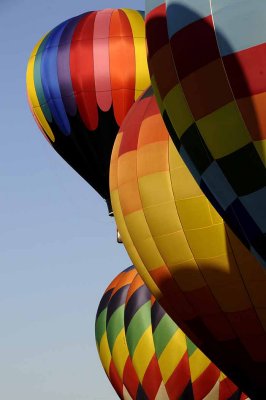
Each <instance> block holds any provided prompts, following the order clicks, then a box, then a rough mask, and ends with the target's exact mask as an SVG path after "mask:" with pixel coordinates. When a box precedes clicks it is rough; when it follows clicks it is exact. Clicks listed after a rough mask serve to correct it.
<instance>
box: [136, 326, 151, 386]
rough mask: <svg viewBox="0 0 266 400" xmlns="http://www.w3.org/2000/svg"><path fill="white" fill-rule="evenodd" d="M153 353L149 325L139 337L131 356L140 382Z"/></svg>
mask: <svg viewBox="0 0 266 400" xmlns="http://www.w3.org/2000/svg"><path fill="white" fill-rule="evenodd" d="M154 353H155V349H154V344H153V340H152V330H151V326H149V327H148V328H147V329H146V331H145V332H144V334H143V335H142V337H141V338H140V341H139V343H138V345H137V347H136V349H135V352H134V354H133V357H132V361H133V365H134V367H135V370H136V372H137V375H138V378H139V380H140V382H141V383H142V381H143V378H144V375H145V372H146V370H147V368H148V366H149V364H150V362H151V359H152V357H153V355H154Z"/></svg>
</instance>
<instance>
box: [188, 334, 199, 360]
mask: <svg viewBox="0 0 266 400" xmlns="http://www.w3.org/2000/svg"><path fill="white" fill-rule="evenodd" d="M186 340H187V351H188V356H189V357H191V356H192V354H193V353H194V351H196V350H197V346H196V345H195V344H194V343H193V342H191V340H190V339H189V338H188V337H187V336H186Z"/></svg>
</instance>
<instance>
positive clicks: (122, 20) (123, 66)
mask: <svg viewBox="0 0 266 400" xmlns="http://www.w3.org/2000/svg"><path fill="white" fill-rule="evenodd" d="M109 49H110V75H111V88H112V98H113V107H114V115H115V119H116V122H117V123H118V125H119V126H120V125H121V123H122V121H123V119H124V117H125V115H126V114H127V112H128V110H129V108H130V107H131V105H132V104H133V103H134V100H135V99H134V95H135V70H136V68H135V51H134V41H133V35H132V30H131V26H130V23H129V21H128V19H127V16H126V14H125V13H124V12H123V11H121V10H116V11H114V12H113V14H112V17H111V23H110V41H109Z"/></svg>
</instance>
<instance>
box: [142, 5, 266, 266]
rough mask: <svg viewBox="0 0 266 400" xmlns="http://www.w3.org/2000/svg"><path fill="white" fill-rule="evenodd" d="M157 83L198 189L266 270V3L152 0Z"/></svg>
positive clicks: (149, 20)
mask: <svg viewBox="0 0 266 400" xmlns="http://www.w3.org/2000/svg"><path fill="white" fill-rule="evenodd" d="M146 9H147V17H146V28H147V29H146V32H147V43H148V49H149V66H150V72H151V75H152V83H153V86H154V89H155V93H156V97H157V100H158V102H159V104H160V109H161V112H162V115H163V118H164V121H165V123H166V125H167V127H168V130H169V133H170V134H171V137H172V139H173V141H174V143H175V144H176V147H177V149H178V150H179V152H180V154H181V156H182V157H183V159H184V160H185V162H186V164H187V166H188V167H189V169H190V171H191V172H192V174H193V176H194V178H195V179H196V180H197V182H198V184H199V185H200V187H201V188H202V190H203V191H204V193H205V194H206V195H207V196H208V198H209V200H210V201H211V202H212V204H213V205H214V206H215V208H216V209H217V211H218V212H219V213H220V215H221V216H222V218H223V219H224V220H225V221H226V222H227V223H228V224H229V226H230V227H231V228H232V229H233V231H234V232H235V233H236V234H237V236H238V237H239V238H240V239H241V240H242V242H243V243H244V244H245V245H246V246H247V248H248V249H250V250H251V251H252V253H253V254H255V255H256V257H257V258H258V260H259V261H260V262H261V264H262V265H264V266H265V265H266V207H265V204H266V188H265V185H266V172H265V163H266V113H265V108H266V83H265V82H266V80H265V75H266V57H265V54H266V44H265V37H266V3H265V2H262V1H260V0H254V1H248V0H242V1H238V2H234V1H226V0H212V1H209V0H200V1H199V0H166V1H154V0H146Z"/></svg>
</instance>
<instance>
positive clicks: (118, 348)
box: [112, 329, 129, 380]
mask: <svg viewBox="0 0 266 400" xmlns="http://www.w3.org/2000/svg"><path fill="white" fill-rule="evenodd" d="M112 356H113V360H114V363H115V366H116V369H117V372H118V374H119V376H120V378H121V380H123V372H124V368H125V364H126V361H127V358H128V357H129V352H128V347H127V345H126V336H125V330H124V329H121V331H120V333H119V335H118V336H117V338H116V341H115V344H114V347H113V354H112Z"/></svg>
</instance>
